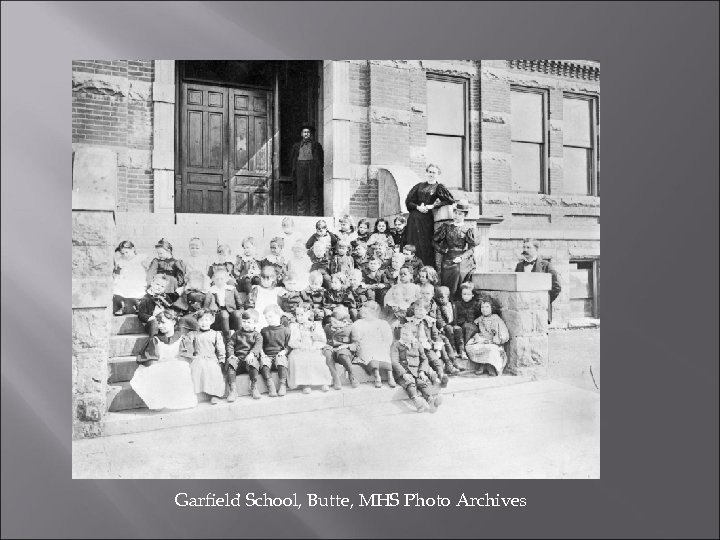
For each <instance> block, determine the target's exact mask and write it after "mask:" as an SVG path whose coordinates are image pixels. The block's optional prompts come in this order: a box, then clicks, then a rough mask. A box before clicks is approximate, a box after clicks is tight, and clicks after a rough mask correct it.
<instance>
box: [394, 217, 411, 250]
mask: <svg viewBox="0 0 720 540" xmlns="http://www.w3.org/2000/svg"><path fill="white" fill-rule="evenodd" d="M393 225H395V227H394V228H392V229H390V235H391V236H392V239H393V243H394V244H395V251H398V252H401V253H402V252H403V251H404V248H405V238H406V237H407V231H406V230H405V227H406V226H407V219H406V218H405V216H397V217H396V218H395V219H394V220H393Z"/></svg>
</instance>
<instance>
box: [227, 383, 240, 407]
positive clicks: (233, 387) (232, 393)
mask: <svg viewBox="0 0 720 540" xmlns="http://www.w3.org/2000/svg"><path fill="white" fill-rule="evenodd" d="M237 397H238V394H237V383H236V382H231V383H230V392H229V393H228V397H227V401H228V403H232V402H233V401H235V400H236V399H237Z"/></svg>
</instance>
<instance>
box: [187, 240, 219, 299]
mask: <svg viewBox="0 0 720 540" xmlns="http://www.w3.org/2000/svg"><path fill="white" fill-rule="evenodd" d="M203 247H204V244H203V241H202V240H201V239H200V238H199V237H197V236H196V237H194V238H191V239H190V242H189V243H188V253H189V256H188V257H186V258H185V259H183V262H184V263H185V270H186V271H187V273H188V274H189V273H190V272H200V273H201V274H202V275H203V277H204V279H203V285H202V289H201V290H202V291H204V292H207V291H208V290H209V289H210V285H211V283H210V276H208V275H207V274H208V271H209V270H210V266H212V264H213V262H212V260H211V258H210V257H208V256H207V255H205V254H204V253H203Z"/></svg>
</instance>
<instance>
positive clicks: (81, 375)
mask: <svg viewBox="0 0 720 540" xmlns="http://www.w3.org/2000/svg"><path fill="white" fill-rule="evenodd" d="M73 377H74V379H73V392H75V393H80V394H82V393H98V392H100V391H101V390H102V388H100V387H97V386H95V385H94V384H93V382H92V381H95V382H97V383H100V384H101V385H102V384H105V381H106V380H107V378H108V361H107V351H106V350H104V349H90V350H88V351H82V352H76V353H75V354H73ZM86 387H92V388H93V390H88V389H86Z"/></svg>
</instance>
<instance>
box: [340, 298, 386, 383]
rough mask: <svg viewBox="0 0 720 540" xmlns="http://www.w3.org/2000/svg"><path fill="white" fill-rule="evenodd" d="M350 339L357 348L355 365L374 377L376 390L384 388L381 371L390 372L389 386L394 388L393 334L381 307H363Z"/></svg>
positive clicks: (368, 305)
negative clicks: (391, 358)
mask: <svg viewBox="0 0 720 540" xmlns="http://www.w3.org/2000/svg"><path fill="white" fill-rule="evenodd" d="M350 339H351V340H352V343H353V344H354V346H355V359H354V363H356V364H358V365H360V366H362V368H363V369H364V370H365V372H366V373H367V374H368V375H371V376H372V377H373V382H374V384H375V388H380V387H382V379H381V378H380V370H383V371H387V372H388V385H389V386H390V387H391V388H394V387H395V379H393V376H392V373H391V370H392V365H391V361H390V346H391V345H392V341H393V333H392V329H391V328H390V325H389V324H388V322H387V321H384V320H383V319H381V318H380V306H379V305H378V304H377V303H376V302H368V303H366V304H365V305H364V306H363V307H362V309H361V310H360V318H359V319H358V320H357V321H355V322H354V323H353V324H352V328H351V330H350Z"/></svg>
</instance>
